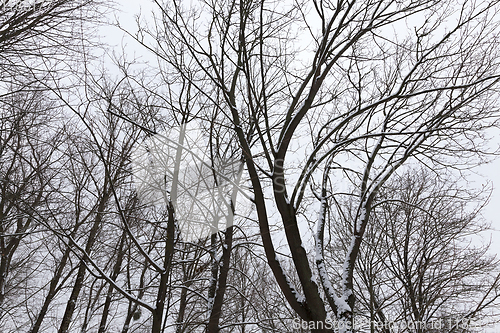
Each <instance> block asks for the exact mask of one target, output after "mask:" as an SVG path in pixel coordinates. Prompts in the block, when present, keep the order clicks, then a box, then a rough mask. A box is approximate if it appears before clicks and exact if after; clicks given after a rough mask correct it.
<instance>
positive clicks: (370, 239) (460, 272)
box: [329, 169, 500, 332]
mask: <svg viewBox="0 0 500 333" xmlns="http://www.w3.org/2000/svg"><path fill="white" fill-rule="evenodd" d="M482 196H483V193H480V192H472V191H470V190H467V189H466V188H465V186H464V184H463V183H460V182H456V181H453V180H452V179H451V178H449V176H443V175H439V174H436V173H432V172H430V171H428V170H425V169H420V170H419V169H409V170H406V171H404V172H403V173H402V174H401V175H396V177H394V178H393V179H392V180H391V181H390V182H388V183H387V184H386V186H385V187H384V188H383V189H382V190H381V191H380V193H379V198H378V200H377V202H376V204H374V206H373V207H374V210H373V214H372V217H371V218H372V222H371V225H372V228H370V230H369V231H367V234H366V237H365V244H366V245H365V246H364V247H363V249H362V250H361V253H360V256H359V260H358V263H357V266H356V268H357V270H356V271H357V272H356V279H355V280H356V290H357V292H356V293H357V298H358V299H359V303H358V307H357V310H356V313H357V314H358V315H359V316H360V317H361V316H366V319H367V320H365V322H368V320H369V321H371V322H374V323H380V324H379V325H380V326H377V325H373V326H372V327H371V331H372V332H389V329H388V327H389V325H400V326H402V323H408V322H413V323H420V322H422V323H429V324H432V323H436V324H437V323H441V326H442V330H441V331H440V332H457V331H464V332H470V331H474V326H476V325H486V324H487V323H488V317H487V316H488V315H489V314H490V313H491V312H490V310H491V309H494V308H495V307H497V306H498V298H499V297H500V293H499V286H500V275H499V269H498V268H499V266H498V259H496V258H495V257H494V256H492V255H491V254H488V253H489V252H488V249H489V245H490V243H489V240H488V239H484V238H483V239H481V238H480V237H481V236H483V237H484V236H486V235H487V233H486V231H488V230H490V229H489V227H488V225H487V224H485V223H484V222H483V220H482V217H481V215H480V212H481V209H482V208H483V207H484V205H485V200H484V198H483V197H482ZM347 204H348V203H347ZM332 208H334V209H333V210H332V211H331V212H330V214H331V218H330V219H329V221H330V222H332V221H342V220H344V218H345V217H344V216H337V215H336V213H335V210H336V209H335V208H336V206H335V205H333V206H332ZM342 210H346V209H345V208H344V209H342ZM351 214H353V213H351ZM334 216H335V217H334ZM344 221H345V223H346V226H348V228H352V225H350V221H351V220H350V219H347V220H344ZM338 227H339V224H338V223H332V224H330V225H329V228H331V229H330V230H332V232H331V234H332V235H334V234H336V233H337V232H336V231H334V230H335V229H336V228H338ZM343 234H345V231H340V235H343ZM339 241H340V240H337V241H333V240H332V241H331V243H335V242H339ZM346 246H347V244H344V247H346ZM332 253H334V252H333V251H332ZM330 262H335V259H334V258H331V261H330ZM360 321H361V320H360ZM469 321H470V322H469ZM383 324H385V326H384V325H383ZM367 328H368V325H366V327H365V329H367ZM403 331H409V330H408V329H406V330H403ZM414 331H416V332H427V331H429V329H426V328H423V327H417V328H416V330H414Z"/></svg>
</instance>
